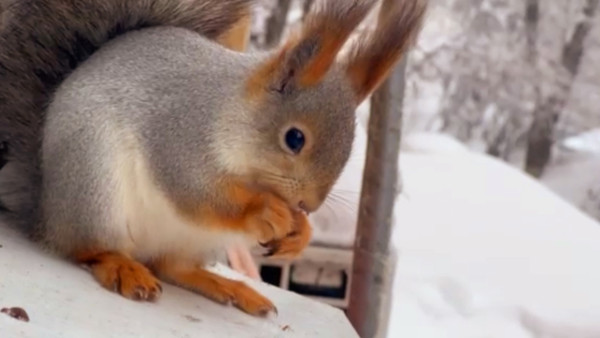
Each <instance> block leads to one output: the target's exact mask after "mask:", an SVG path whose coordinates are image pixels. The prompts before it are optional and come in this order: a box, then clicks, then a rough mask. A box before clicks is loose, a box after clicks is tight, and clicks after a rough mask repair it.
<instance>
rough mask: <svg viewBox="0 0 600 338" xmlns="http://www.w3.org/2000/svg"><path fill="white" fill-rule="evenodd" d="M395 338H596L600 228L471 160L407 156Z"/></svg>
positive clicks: (544, 192)
mask: <svg viewBox="0 0 600 338" xmlns="http://www.w3.org/2000/svg"><path fill="white" fill-rule="evenodd" d="M400 163H401V168H402V175H403V182H404V184H405V185H404V195H405V198H400V199H399V200H398V202H397V205H396V210H395V212H396V227H395V230H394V236H393V239H392V241H393V244H394V246H395V247H396V249H397V250H398V251H399V260H398V263H397V264H398V265H397V267H396V276H395V281H394V295H393V297H394V298H393V299H394V301H393V302H392V304H393V308H392V313H391V318H390V327H389V335H388V336H389V337H402V336H406V337H457V338H458V337H460V338H469V337H490V338H495V337H498V338H500V337H502V338H504V337H510V338H519V337H565V338H567V337H568V338H579V337H581V338H583V337H600V322H598V318H600V290H599V289H598V285H600V271H598V270H597V269H594V267H595V265H596V264H594V261H595V259H596V258H597V257H600V245H599V244H600V225H599V224H598V223H597V222H595V221H594V220H592V219H591V218H590V217H588V216H586V215H585V214H583V213H582V212H580V211H579V210H578V209H576V208H575V207H573V206H572V205H570V204H568V203H567V202H565V201H563V200H562V199H561V198H559V197H558V196H557V195H555V194H554V193H552V192H551V191H550V190H549V189H547V188H546V187H544V186H542V185H541V184H540V183H538V182H536V181H534V180H533V179H530V178H529V177H527V176H526V175H524V174H522V173H521V172H520V171H518V170H516V169H514V168H512V167H510V166H508V165H506V164H504V163H502V162H499V161H497V160H495V159H492V158H490V157H487V156H484V155H477V154H474V153H437V154H432V153H427V154H406V153H405V154H402V161H401V162H400Z"/></svg>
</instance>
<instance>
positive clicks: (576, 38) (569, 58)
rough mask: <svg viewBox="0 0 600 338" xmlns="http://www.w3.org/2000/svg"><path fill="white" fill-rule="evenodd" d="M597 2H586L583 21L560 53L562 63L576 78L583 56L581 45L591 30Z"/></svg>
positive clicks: (592, 0)
mask: <svg viewBox="0 0 600 338" xmlns="http://www.w3.org/2000/svg"><path fill="white" fill-rule="evenodd" d="M598 2H599V0H587V1H586V4H585V8H584V9H583V15H584V19H583V20H582V21H580V22H579V23H578V24H577V25H576V26H575V30H574V32H573V35H572V36H571V39H570V40H569V41H568V42H567V43H566V44H565V46H564V48H563V52H562V63H563V66H564V67H565V68H567V70H568V71H569V72H570V73H571V76H576V75H577V72H578V70H579V65H580V64H581V57H582V55H583V48H584V47H583V44H584V41H585V38H586V37H587V36H588V34H589V33H590V31H591V29H592V19H593V17H594V14H595V13H596V9H597V8H598Z"/></svg>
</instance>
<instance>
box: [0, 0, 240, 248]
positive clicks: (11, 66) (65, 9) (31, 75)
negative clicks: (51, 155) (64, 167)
mask: <svg viewBox="0 0 600 338" xmlns="http://www.w3.org/2000/svg"><path fill="white" fill-rule="evenodd" d="M251 3H252V0H228V1H222V0H185V1H182V0H127V1H123V0H38V1H29V0H3V1H2V11H3V12H2V13H1V17H2V20H0V21H1V22H0V24H1V25H2V26H1V29H2V30H1V31H0V142H7V144H8V152H7V154H6V159H7V160H8V161H9V164H7V166H6V167H5V169H4V170H3V173H2V176H3V177H2V178H1V179H0V200H2V201H3V203H4V204H5V205H7V206H9V209H10V210H11V212H9V213H3V214H2V216H4V217H7V218H9V220H10V223H13V224H17V225H18V226H19V227H21V228H22V229H24V230H26V232H27V233H29V234H31V235H33V236H34V237H38V236H36V235H38V234H39V233H40V230H41V229H40V228H39V227H38V226H37V225H38V224H39V210H38V204H39V199H40V187H41V184H42V175H41V170H40V166H39V149H40V142H41V138H40V136H41V135H42V125H43V120H44V110H45V108H46V106H47V104H48V102H49V100H50V98H51V95H52V93H53V91H54V90H55V88H56V87H57V86H58V85H59V84H60V83H61V82H62V80H63V79H64V78H65V76H67V75H68V74H69V73H70V72H71V71H72V70H73V69H75V68H76V67H77V66H78V65H79V64H80V63H81V62H82V61H84V60H85V59H86V58H87V57H88V56H89V55H91V54H92V53H93V52H94V51H95V50H97V49H98V48H99V47H100V46H102V45H103V44H104V43H105V42H106V41H108V40H110V39H112V38H113V37H115V36H118V35H120V34H123V33H126V32H128V31H132V30H137V29H140V28H143V27H149V26H177V27H183V28H187V29H189V30H192V31H195V32H197V33H200V34H203V35H205V36H207V37H209V38H214V37H216V36H218V35H219V34H221V33H223V32H224V31H226V30H227V29H228V28H229V27H230V26H231V25H232V24H233V23H235V22H236V21H237V20H238V19H239V18H240V17H241V16H242V15H245V14H247V11H248V8H249V5H250V4H251Z"/></svg>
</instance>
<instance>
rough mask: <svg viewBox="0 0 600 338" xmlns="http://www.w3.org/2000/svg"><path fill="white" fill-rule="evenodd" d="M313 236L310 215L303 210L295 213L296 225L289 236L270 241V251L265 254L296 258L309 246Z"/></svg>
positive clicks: (267, 246)
mask: <svg viewBox="0 0 600 338" xmlns="http://www.w3.org/2000/svg"><path fill="white" fill-rule="evenodd" d="M311 236H312V228H311V227H310V223H309V222H308V217H307V216H306V214H304V213H302V212H297V213H295V214H294V227H293V229H292V232H291V233H289V234H288V236H286V237H284V238H281V239H276V240H273V241H271V242H268V243H267V244H266V245H263V246H265V247H266V248H267V249H268V250H269V251H268V252H267V253H266V254H265V256H272V257H277V258H295V257H297V256H298V255H299V254H300V253H301V252H302V251H303V250H304V248H306V247H307V246H308V243H309V242H310V239H311Z"/></svg>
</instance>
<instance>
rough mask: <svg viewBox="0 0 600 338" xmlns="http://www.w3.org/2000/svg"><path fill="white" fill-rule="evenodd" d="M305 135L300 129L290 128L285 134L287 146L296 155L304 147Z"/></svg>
mask: <svg viewBox="0 0 600 338" xmlns="http://www.w3.org/2000/svg"><path fill="white" fill-rule="evenodd" d="M304 141H305V140H304V133H302V131H300V129H298V128H290V129H289V130H288V131H287V132H286V133H285V145H286V146H287V147H288V148H289V149H290V150H291V151H292V152H293V153H295V154H298V153H299V152H300V151H301V150H302V147H304Z"/></svg>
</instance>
